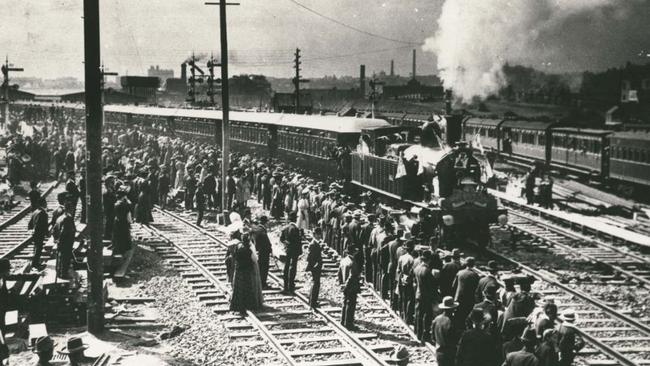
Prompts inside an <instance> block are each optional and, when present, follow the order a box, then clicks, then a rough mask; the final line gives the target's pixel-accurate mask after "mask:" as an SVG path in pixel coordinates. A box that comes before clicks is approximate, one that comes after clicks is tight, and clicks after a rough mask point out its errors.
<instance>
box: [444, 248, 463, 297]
mask: <svg viewBox="0 0 650 366" xmlns="http://www.w3.org/2000/svg"><path fill="white" fill-rule="evenodd" d="M450 259H451V260H450V261H449V262H446V263H445V264H444V265H443V266H442V269H441V270H440V295H441V296H443V297H444V296H453V295H454V292H453V284H454V280H455V279H456V275H457V274H458V272H459V271H460V269H461V268H462V266H461V264H460V250H458V249H454V250H452V251H451V255H450Z"/></svg>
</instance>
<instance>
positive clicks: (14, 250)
mask: <svg viewBox="0 0 650 366" xmlns="http://www.w3.org/2000/svg"><path fill="white" fill-rule="evenodd" d="M58 185H59V182H56V183H53V184H51V185H50V187H48V189H46V190H45V192H43V197H47V196H48V195H49V194H50V193H51V192H52V191H53V190H54V188H56V187H58ZM29 211H30V207H29V206H27V207H25V208H24V209H22V210H21V211H20V212H18V213H17V214H16V215H14V216H13V217H12V218H10V219H9V220H7V221H5V222H4V223H3V224H2V225H1V226H0V230H4V229H6V228H7V227H9V226H10V225H13V224H15V223H16V222H18V221H20V219H22V218H24V217H25V216H26V215H27V214H28V213H29ZM10 221H11V222H10ZM7 222H10V223H9V224H7ZM0 233H1V231H0ZM31 242H32V238H31V236H29V237H27V238H26V239H25V240H23V241H22V242H20V243H18V244H16V245H15V246H14V247H13V248H11V249H9V250H8V251H6V252H5V253H2V254H0V258H3V259H9V258H11V257H13V256H14V255H15V254H16V253H18V252H19V251H21V250H22V249H23V248H24V247H26V246H27V245H29V243H31Z"/></svg>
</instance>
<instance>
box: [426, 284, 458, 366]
mask: <svg viewBox="0 0 650 366" xmlns="http://www.w3.org/2000/svg"><path fill="white" fill-rule="evenodd" d="M457 307H458V303H457V302H454V298H453V297H451V296H446V297H445V298H444V299H442V303H440V306H439V309H440V310H442V311H443V313H442V314H440V315H438V316H437V317H436V318H435V319H434V320H433V324H431V338H432V339H431V340H432V341H433V343H434V344H435V345H436V361H437V362H438V366H454V358H455V357H456V345H457V342H458V335H459V334H458V333H459V329H458V328H456V325H455V322H454V321H453V319H454V311H455V310H456V308H457ZM425 325H427V324H425ZM423 331H424V330H423Z"/></svg>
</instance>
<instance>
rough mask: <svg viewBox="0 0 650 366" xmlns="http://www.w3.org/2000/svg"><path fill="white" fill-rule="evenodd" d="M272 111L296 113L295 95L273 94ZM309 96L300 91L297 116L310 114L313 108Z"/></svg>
mask: <svg viewBox="0 0 650 366" xmlns="http://www.w3.org/2000/svg"><path fill="white" fill-rule="evenodd" d="M271 104H272V105H273V110H274V111H275V112H282V113H296V95H295V94H294V93H275V94H274V95H273V98H272V100H271ZM313 104H314V103H313V100H312V97H311V94H309V93H308V92H305V91H303V90H301V91H300V109H299V110H298V112H297V113H298V114H304V113H307V114H311V113H312V111H313V109H314V106H313Z"/></svg>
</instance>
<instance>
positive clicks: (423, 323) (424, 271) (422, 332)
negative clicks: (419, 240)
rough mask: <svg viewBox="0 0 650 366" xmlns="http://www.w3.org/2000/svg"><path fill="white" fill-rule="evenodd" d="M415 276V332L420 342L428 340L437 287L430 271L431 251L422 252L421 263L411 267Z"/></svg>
mask: <svg viewBox="0 0 650 366" xmlns="http://www.w3.org/2000/svg"><path fill="white" fill-rule="evenodd" d="M413 276H414V277H415V284H416V288H415V333H416V334H417V336H418V339H419V340H420V341H422V342H426V341H429V340H430V338H429V337H430V334H429V329H430V325H431V321H432V318H433V303H434V301H435V300H436V298H437V296H438V294H437V292H438V289H437V288H436V280H435V278H434V277H433V273H432V272H431V251H429V250H425V251H424V252H423V253H422V259H421V263H420V264H419V265H418V266H417V267H415V268H413Z"/></svg>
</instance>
